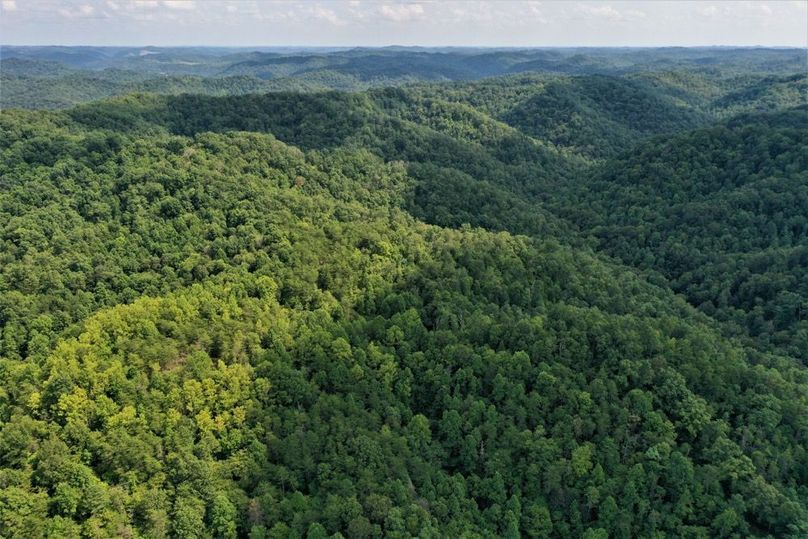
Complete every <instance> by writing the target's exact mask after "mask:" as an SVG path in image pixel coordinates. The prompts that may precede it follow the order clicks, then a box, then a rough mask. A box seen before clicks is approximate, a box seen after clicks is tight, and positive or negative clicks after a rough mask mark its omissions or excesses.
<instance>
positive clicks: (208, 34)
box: [0, 0, 808, 48]
mask: <svg viewBox="0 0 808 539" xmlns="http://www.w3.org/2000/svg"><path fill="white" fill-rule="evenodd" d="M0 14H2V19H0V26H1V27H2V31H3V35H4V38H3V40H4V42H5V44H6V45H10V46H12V45H13V46H95V47H97V46H107V47H116V46H117V47H145V46H155V47H203V46H205V47H225V48H256V47H266V48H270V47H287V48H289V47H291V48H304V47H322V48H355V47H391V46H400V47H411V46H422V47H426V48H439V47H459V48H570V47H574V48H579V47H580V48H587V47H620V48H656V47H764V48H771V47H788V48H805V47H807V46H808V24H806V21H807V20H808V0H805V1H802V0H787V1H768V2H744V1H729V2H627V1H615V2H593V1H580V2H558V1H549V2H548V1H545V2H517V1H512V0H505V1H500V2H492V1H474V2H460V1H446V2H434V1H369V0H364V1H361V0H350V1H348V0H345V1H343V0H335V1H323V2H300V1H274V0H273V1H264V2H260V1H251V0H250V1H231V0H211V1H204V2H202V1H197V0H133V1H119V0H67V1H55V0H2V1H0ZM199 36H205V37H204V38H200V37H199Z"/></svg>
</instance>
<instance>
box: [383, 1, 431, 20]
mask: <svg viewBox="0 0 808 539" xmlns="http://www.w3.org/2000/svg"><path fill="white" fill-rule="evenodd" d="M379 13H381V15H382V17H384V18H385V19H388V20H391V21H394V22H407V21H412V20H415V19H420V18H421V17H423V15H424V6H422V5H421V4H394V5H393V4H385V5H383V6H382V7H381V9H380V10H379Z"/></svg>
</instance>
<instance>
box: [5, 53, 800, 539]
mask: <svg viewBox="0 0 808 539" xmlns="http://www.w3.org/2000/svg"><path fill="white" fill-rule="evenodd" d="M121 50H122V51H125V49H121ZM34 52H36V51H29V53H30V54H29V56H28V57H26V59H25V60H24V61H23V60H20V61H19V62H17V65H16V68H15V69H17V70H18V72H17V73H16V74H15V75H14V76H15V77H40V76H42V73H41V72H40V71H39V69H40V67H41V66H39V65H38V64H37V65H35V64H36V62H43V61H46V60H47V61H60V62H62V63H63V64H65V65H69V66H70V67H68V68H63V67H60V68H59V69H63V70H64V72H63V73H61V74H60V75H58V76H59V77H70V76H74V75H75V73H76V72H81V73H83V70H87V69H90V68H92V69H95V68H99V67H102V68H103V67H111V66H110V65H107V64H104V62H110V61H111V60H109V58H112V57H113V56H114V55H115V54H118V53H117V52H115V53H114V54H113V52H114V51H109V50H108V51H102V52H103V53H104V54H106V55H110V54H112V55H113V56H103V55H100V54H101V53H99V52H98V51H95V50H92V49H88V50H71V49H67V50H59V51H54V50H51V51H49V52H48V54H55V53H56V52H59V54H61V55H62V56H64V57H62V58H61V60H60V59H58V58H52V57H47V58H45V57H38V56H37V54H44V53H42V52H41V51H40V52H38V53H37V54H34ZM182 52H183V54H187V53H188V51H182ZM763 52H765V51H763ZM763 52H761V53H755V54H753V55H751V56H750V55H747V56H743V55H740V56H736V55H737V54H738V53H736V52H733V51H726V56H725V57H724V58H725V60H726V61H725V62H723V63H719V64H720V65H719V67H720V68H721V69H719V68H718V67H716V69H715V70H714V71H710V70H706V69H692V67H693V66H692V65H690V66H689V67H688V66H684V67H683V66H681V65H680V63H685V64H686V63H688V62H692V61H693V58H691V57H689V56H688V55H693V54H696V52H695V51H693V50H688V52H687V53H685V52H681V51H680V52H679V53H677V52H676V51H668V52H666V53H665V54H662V53H659V55H658V56H655V57H654V62H653V65H651V63H650V60H649V59H648V57H646V56H642V55H640V56H636V54H638V53H636V51H634V52H632V51H627V52H624V53H620V54H618V53H616V52H614V53H611V54H612V56H609V55H608V54H607V53H605V52H603V53H601V52H598V51H588V54H589V57H588V58H589V59H588V60H587V59H586V58H579V57H574V56H565V55H563V54H561V53H560V52H559V53H558V55H556V56H552V55H551V56H547V55H545V56H541V57H540V56H539V55H536V56H534V57H529V58H528V57H523V56H520V54H517V53H515V52H513V51H511V52H508V53H507V54H505V53H504V52H498V53H497V55H498V56H497V58H498V60H496V62H494V60H491V59H490V58H486V57H479V58H478V57H474V59H473V61H472V55H467V56H468V57H464V58H463V59H462V61H461V60H460V59H457V58H455V59H452V61H454V62H457V65H463V66H468V65H470V64H473V65H475V66H477V69H479V70H483V69H493V68H492V67H490V66H492V65H496V66H498V67H497V69H499V70H500V71H505V72H508V73H513V72H518V71H519V70H517V69H515V68H514V66H517V65H521V63H531V62H533V63H535V62H539V61H540V60H541V61H544V62H550V61H557V62H561V61H562V60H563V61H564V62H568V63H569V65H573V64H577V65H579V66H581V65H587V64H588V62H592V63H593V65H594V64H598V63H599V62H600V64H599V65H601V67H602V69H601V70H600V71H601V72H598V73H592V72H584V73H579V72H575V71H571V69H572V68H569V69H566V68H565V69H564V70H562V69H558V70H555V71H559V72H561V73H559V72H555V73H550V72H548V71H550V70H548V69H545V70H544V72H542V73H529V74H516V75H513V74H511V75H508V76H505V77H496V78H489V79H485V80H480V81H477V80H469V81H454V82H439V83H434V82H424V80H421V79H423V78H426V77H421V78H420V79H419V80H420V82H417V83H416V84H411V85H406V86H402V87H395V88H372V89H369V90H365V91H361V92H354V93H345V92H338V91H327V92H293V91H275V92H269V93H262V94H249V95H222V96H211V95H200V94H202V93H212V92H207V91H204V92H203V91H198V90H197V89H194V90H192V91H193V92H197V93H194V94H191V93H188V94H182V95H157V94H154V93H138V94H132V95H123V96H117V97H112V98H110V99H106V100H101V101H96V102H92V103H86V104H83V105H80V106H76V107H73V108H69V109H66V110H64V111H30V110H4V111H2V113H0V536H2V537H10V538H16V537H32V538H34V537H36V538H38V537H58V538H63V537H67V538H70V537H183V538H186V537H187V538H191V537H211V538H213V537H217V538H218V537H225V538H231V537H250V538H252V539H259V538H281V537H284V538H285V537H300V538H324V537H334V538H339V537H344V538H370V537H401V538H404V537H435V538H438V537H441V538H442V537H481V538H482V537H508V538H515V537H562V538H578V537H585V538H588V539H605V538H632V537H693V538H706V537H771V538H774V537H777V538H780V537H785V538H795V539H796V538H802V537H805V536H806V535H808V369H806V363H808V288H806V279H805V275H806V273H807V272H808V221H806V219H808V217H806V216H808V157H806V156H808V107H806V105H805V104H804V98H805V94H804V86H805V80H806V77H805V74H804V73H799V72H798V71H796V70H794V71H792V72H789V70H788V67H787V66H790V65H791V64H790V63H788V61H785V63H782V64H778V63H775V64H773V65H776V66H778V67H777V69H778V70H780V71H779V72H778V73H777V74H772V73H771V72H767V71H766V70H765V69H764V68H763V67H761V65H762V62H763V61H762V60H761V58H763V57H764V56H765V55H763ZM121 54H122V55H124V54H125V53H124V52H121ZM198 54H199V55H200V56H198V58H197V59H199V61H203V60H204V58H205V56H204V54H207V53H204V51H201V52H198ZM228 54H229V52H228ZM413 54H414V55H415V56H413V57H417V55H422V54H426V53H424V52H423V51H420V52H418V53H417V54H415V53H413ZM446 54H447V55H449V54H448V53H446ZM492 54H493V53H492ZM677 54H678V56H677ZM702 54H703V53H702ZM758 54H760V55H761V56H756V55H758ZM71 55H75V56H71ZM601 55H604V56H601ZM632 55H634V56H632ZM321 56H325V57H326V58H328V54H326V53H324V52H323V53H322V54H321ZM366 56H368V55H363V54H359V53H358V52H352V53H342V55H341V56H340V55H338V56H337V57H335V58H330V59H329V60H328V61H329V62H331V65H332V67H333V65H342V66H343V67H342V68H341V69H342V70H343V71H344V72H349V71H350V69H349V67H347V66H350V65H353V66H356V65H357V64H359V63H361V62H360V60H361V61H362V62H365V61H367V62H370V61H371V60H368V59H367V58H366ZM376 56H378V58H374V59H373V60H372V61H373V62H381V61H382V60H381V59H380V58H383V59H384V61H385V62H386V63H390V64H395V58H396V57H395V54H394V51H384V52H383V53H378V54H377V55H376ZM450 56H451V55H450ZM503 56H506V57H507V58H509V60H507V61H506V60H503V59H502V57H503ZM115 57H116V58H119V60H120V58H128V60H126V61H127V62H130V61H131V62H136V61H143V62H145V61H153V60H154V59H151V60H147V59H134V58H130V57H127V56H125V55H124V56H120V57H117V56H115ZM607 57H608V58H610V59H611V62H612V64H608V63H606V64H604V63H603V62H604V58H607ZM765 57H766V58H768V59H769V60H770V59H771V56H765ZM783 57H784V58H788V55H787V54H785V53H783ZM105 58H106V59H105ZM212 58H214V59H215V62H219V63H218V64H216V65H217V66H219V67H221V65H223V64H222V62H223V61H222V60H221V58H223V56H222V54H220V52H217V53H216V55H214V56H213V57H212ZM283 58H284V57H283V55H276V54H274V53H273V54H270V53H266V52H264V53H261V54H257V53H256V54H254V55H252V56H250V58H246V59H245V58H239V61H240V62H246V64H243V65H242V64H235V65H241V66H242V67H241V68H242V69H246V66H264V67H265V68H266V69H269V68H268V67H266V66H276V65H285V64H284V62H286V63H290V62H291V61H290V60H288V59H287V60H284V61H281V60H282V59H283ZM402 58H412V57H409V56H405V57H402ZM637 58H640V59H641V60H642V62H644V63H643V67H642V69H639V68H636V69H630V68H629V67H627V66H630V65H636V64H638V63H642V62H640V61H639V60H638V59H637ZM68 59H70V61H68ZM433 59H434V58H433ZM119 60H116V61H119ZM230 60H233V61H235V60H234V59H233V58H231V59H230ZM348 60H350V62H353V63H350V62H348ZM399 60H401V61H403V60H402V59H401V58H400V59H399ZM629 60H631V61H633V62H634V64H631V63H630V62H629ZM702 60H703V61H702V62H701V63H702V64H707V65H709V64H710V62H709V61H708V60H706V59H704V58H703V57H702ZM205 61H209V63H210V64H211V65H212V64H213V63H214V60H205ZM305 61H306V62H311V61H314V60H312V59H311V58H308V57H306V58H305ZM430 61H432V60H430ZM489 61H490V62H492V63H491V64H486V63H485V62H489ZM758 61H760V62H761V63H756V62H758ZM3 62H4V65H5V62H6V60H5V59H4V61H3ZM26 62H30V63H27V64H26ZM71 62H72V63H71ZM340 62H343V63H340ZM346 62H347V63H346ZM475 62H476V63H475ZM291 63H294V62H291ZM657 64H659V65H657ZM228 65H230V64H228ZM384 65H387V64H384ZM565 65H567V64H565ZM741 65H744V66H746V67H745V68H743V69H741V68H740V67H738V66H741ZM486 66H488V67H486ZM603 66H606V67H603ZM118 67H120V66H118ZM130 67H131V66H130ZM398 67H399V68H400V67H401V64H398ZM45 68H47V69H56V66H54V65H51V64H49V65H46V66H45ZM287 68H288V66H287ZM4 69H5V68H4ZM200 69H201V68H200ZM222 69H224V68H222ZM228 69H230V68H228ZM278 69H280V67H278ZM290 69H291V68H290ZM380 69H381V68H380ZM436 69H437V68H436ZM458 69H459V67H458ZM744 69H745V70H744ZM772 69H774V68H772ZM525 70H527V68H525ZM147 71H148V70H146V69H145V68H144V69H143V71H142V73H147ZM231 71H232V70H231ZM440 72H441V73H444V72H443V71H440ZM384 73H385V76H387V75H388V74H389V73H390V72H389V71H384ZM498 73H499V72H497V73H487V74H498ZM209 75H210V74H209V73H201V74H200V73H196V74H188V73H182V74H181V76H182V77H186V76H193V77H198V78H196V79H194V80H196V81H201V82H202V83H204V84H209V83H211V82H212V81H214V80H216V79H215V78H211V77H210V76H209ZM234 75H238V76H239V77H241V76H242V75H244V73H243V72H239V73H234ZM3 76H4V77H5V76H7V74H6V73H5V72H4V75H3ZM172 76H173V75H172ZM80 77H86V74H81V75H80ZM457 78H464V77H460V76H458V77H457ZM467 78H469V79H475V78H478V77H477V76H474V77H472V76H469V77H467ZM82 80H88V79H82ZM166 80H168V79H166ZM245 80H246V79H245ZM255 80H259V79H255ZM4 84H5V83H4ZM195 84H196V83H195ZM373 86H375V84H374V85H373ZM101 87H102V86H98V85H95V83H93V82H89V83H88V88H89V92H88V94H87V96H90V93H92V92H96V93H95V94H93V97H97V96H99V95H101V94H103V90H100V88H101ZM245 91H251V90H245ZM115 93H117V91H115V92H111V93H109V94H106V95H113V94H115ZM167 93H173V92H167ZM222 93H223V94H231V93H233V92H231V91H229V90H227V91H223V92H222ZM88 98H89V97H88ZM81 100H82V101H83V100H84V99H83V98H82V99H81ZM63 104H67V103H66V102H65V103H63ZM47 106H50V105H47Z"/></svg>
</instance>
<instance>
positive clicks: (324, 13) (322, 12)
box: [311, 5, 346, 26]
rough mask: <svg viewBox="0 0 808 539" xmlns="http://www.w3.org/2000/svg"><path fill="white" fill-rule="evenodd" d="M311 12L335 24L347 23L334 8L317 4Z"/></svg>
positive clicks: (315, 16)
mask: <svg viewBox="0 0 808 539" xmlns="http://www.w3.org/2000/svg"><path fill="white" fill-rule="evenodd" d="M311 14H312V15H313V16H314V18H316V19H320V20H323V21H327V22H329V23H331V24H333V25H334V26H343V25H344V24H346V22H345V21H344V20H342V19H341V18H340V17H339V15H337V14H336V13H335V12H334V10H333V9H328V8H324V7H322V6H319V5H317V6H315V7H314V9H313V10H312V12H311Z"/></svg>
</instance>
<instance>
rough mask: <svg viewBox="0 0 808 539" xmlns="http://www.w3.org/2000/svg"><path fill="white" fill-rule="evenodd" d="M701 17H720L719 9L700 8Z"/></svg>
mask: <svg viewBox="0 0 808 539" xmlns="http://www.w3.org/2000/svg"><path fill="white" fill-rule="evenodd" d="M699 15H703V16H704V17H715V16H717V15H718V8H717V7H716V6H704V7H703V8H699Z"/></svg>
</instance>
